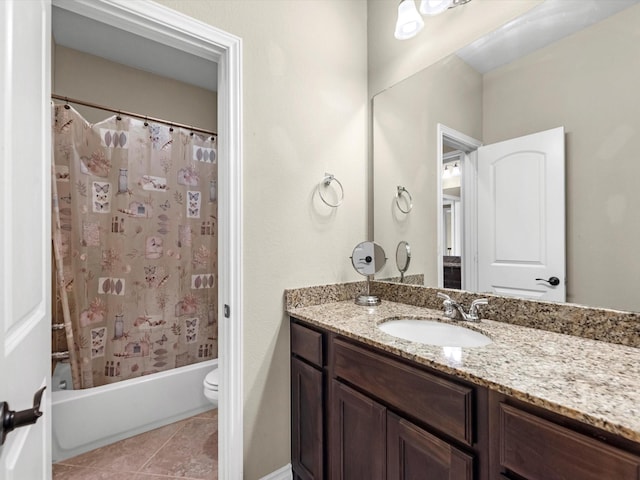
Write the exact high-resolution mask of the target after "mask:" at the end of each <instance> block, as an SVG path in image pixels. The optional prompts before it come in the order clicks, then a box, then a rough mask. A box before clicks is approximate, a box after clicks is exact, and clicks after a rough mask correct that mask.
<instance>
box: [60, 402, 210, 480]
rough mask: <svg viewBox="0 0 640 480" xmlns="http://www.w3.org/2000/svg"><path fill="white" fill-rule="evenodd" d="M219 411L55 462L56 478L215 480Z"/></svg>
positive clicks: (77, 479)
mask: <svg viewBox="0 0 640 480" xmlns="http://www.w3.org/2000/svg"><path fill="white" fill-rule="evenodd" d="M217 478H218V410H209V411H208V412H205V413H201V414H199V415H196V416H194V417H191V418H187V419H186V420H182V421H180V422H176V423H172V424H171V425H167V426H165V427H161V428H158V429H156V430H152V431H150V432H147V433H143V434H141V435H136V436H135V437H131V438H127V439H125V440H122V441H120V442H116V443H113V444H111V445H107V446H106V447H101V448H98V449H96V450H92V451H90V452H87V453H83V454H82V455H78V456H77V457H73V458H69V459H67V460H63V461H62V462H59V463H56V464H54V465H53V480H121V479H126V480H163V479H164V480H172V479H181V480H217Z"/></svg>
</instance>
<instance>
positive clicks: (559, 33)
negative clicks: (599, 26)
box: [456, 0, 640, 74]
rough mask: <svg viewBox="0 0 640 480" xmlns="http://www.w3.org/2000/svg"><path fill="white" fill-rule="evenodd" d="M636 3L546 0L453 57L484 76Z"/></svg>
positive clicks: (616, 0) (612, 0) (598, 0)
mask: <svg viewBox="0 0 640 480" xmlns="http://www.w3.org/2000/svg"><path fill="white" fill-rule="evenodd" d="M639 2H640V0H546V1H545V2H543V3H541V4H540V5H538V6H537V7H535V8H533V9H531V10H530V11H529V12H527V13H526V14H524V15H521V16H520V17H518V18H516V19H515V20H513V21H512V22H509V23H507V24H505V25H504V26H502V27H500V28H499V29H497V30H495V31H494V32H492V33H490V34H488V35H486V36H484V37H482V38H480V39H479V40H476V41H475V42H473V43H472V44H470V45H468V46H466V47H464V48H462V49H461V50H459V51H458V52H457V53H456V54H457V55H458V57H460V58H461V59H462V60H464V61H465V62H466V63H467V64H469V65H471V66H472V67H473V68H474V69H476V70H477V71H478V72H480V73H482V74H484V73H487V72H490V71H491V70H493V69H495V68H498V67H501V66H503V65H507V64H508V63H511V62H512V61H513V60H516V59H518V58H520V57H522V56H524V55H528V54H529V53H531V52H534V51H536V50H539V49H541V48H543V47H545V46H547V45H549V44H551V43H553V42H555V41H557V40H560V39H561V38H564V37H568V36H569V35H571V34H573V33H575V32H577V31H579V30H582V29H583V28H586V27H588V26H589V25H593V24H594V23H597V22H599V21H601V20H604V19H605V18H607V17H609V16H611V15H614V14H616V13H618V12H619V11H621V10H623V9H625V8H627V7H630V6H632V5H635V4H637V3H639Z"/></svg>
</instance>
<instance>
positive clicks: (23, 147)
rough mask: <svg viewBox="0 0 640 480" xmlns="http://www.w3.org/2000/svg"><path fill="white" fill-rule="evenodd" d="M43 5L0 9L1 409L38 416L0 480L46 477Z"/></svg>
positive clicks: (8, 1) (46, 39)
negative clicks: (38, 398)
mask: <svg viewBox="0 0 640 480" xmlns="http://www.w3.org/2000/svg"><path fill="white" fill-rule="evenodd" d="M50 14H51V7H50V2H49V1H48V0H29V1H24V0H2V1H0V36H1V37H2V40H1V41H0V95H2V100H1V101H0V105H2V108H1V110H0V182H2V187H1V191H0V198H1V200H0V225H1V228H2V233H1V234H0V308H1V311H2V313H1V317H0V401H2V402H7V403H8V404H9V407H10V408H11V410H16V411H18V410H26V409H29V408H31V407H32V405H33V397H34V393H35V392H36V391H37V390H39V389H40V388H42V387H46V390H45V392H44V397H43V399H42V400H43V401H42V405H41V410H42V411H43V412H44V415H43V416H42V417H41V418H40V419H39V420H38V421H37V423H35V424H34V425H30V426H26V427H22V428H17V429H15V430H14V431H13V432H11V433H9V434H8V435H7V437H6V439H5V443H4V445H3V446H2V447H0V478H2V479H3V480H43V479H44V480H46V479H50V478H51V440H50V437H51V422H50V416H51V415H50V412H51V410H50V403H51V402H50V384H51V381H50V377H51V375H50V370H51V313H50V312H51V294H50V291H51V260H50V250H51V249H50V244H51V234H50V231H51V227H50V198H49V196H50V183H51V180H50V168H51V167H50V162H51V134H50V124H51V113H50V112H51V109H50V107H49V104H50V101H51V99H50V88H51V87H50V78H51V75H50V57H51V53H50V49H51V29H50V24H51V22H50Z"/></svg>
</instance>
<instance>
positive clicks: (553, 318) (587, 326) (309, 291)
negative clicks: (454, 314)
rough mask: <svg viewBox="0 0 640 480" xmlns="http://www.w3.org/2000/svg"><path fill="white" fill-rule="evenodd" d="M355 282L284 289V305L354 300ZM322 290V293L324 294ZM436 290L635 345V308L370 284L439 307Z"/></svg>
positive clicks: (502, 313)
mask: <svg viewBox="0 0 640 480" xmlns="http://www.w3.org/2000/svg"><path fill="white" fill-rule="evenodd" d="M361 283H362V285H363V286H364V283H363V282H361ZM357 285H358V284H340V285H324V286H316V287H307V288H300V289H291V290H286V291H285V298H286V308H287V310H290V309H291V308H298V307H304V306H312V305H319V304H324V303H332V302H336V301H341V300H346V299H348V298H355V295H352V293H353V292H354V291H355V292H358V293H359V292H360V290H357V288H358V287H357ZM361 288H363V287H361ZM323 292H327V295H324V294H323ZM437 292H444V293H446V294H447V295H449V296H451V298H453V299H454V300H456V301H457V302H459V303H462V304H463V305H466V306H468V305H470V304H471V302H472V301H473V300H475V299H476V298H488V299H489V304H488V305H484V306H481V307H480V316H481V318H482V319H487V320H493V321H496V322H504V323H510V324H513V325H519V326H522V327H529V328H535V329H539V330H546V331H549V332H554V333H562V334H566V335H572V336H576V337H583V338H587V339H591V340H599V341H603V342H609V343H617V344H620V345H626V346H630V347H636V348H640V313H637V312H623V311H617V310H608V309H604V308H591V307H584V306H582V305H572V304H567V303H552V302H538V301H533V300H523V299H517V298H509V297H501V296H497V295H489V294H479V293H469V292H464V291H460V290H448V289H438V288H430V287H423V286H418V285H406V284H397V283H387V282H372V283H371V293H372V294H374V295H377V296H379V297H380V298H381V299H382V300H386V301H392V302H398V303H404V304H407V305H414V306H416V307H424V308H430V309H434V310H440V311H442V299H441V298H438V297H437V296H436V293H437Z"/></svg>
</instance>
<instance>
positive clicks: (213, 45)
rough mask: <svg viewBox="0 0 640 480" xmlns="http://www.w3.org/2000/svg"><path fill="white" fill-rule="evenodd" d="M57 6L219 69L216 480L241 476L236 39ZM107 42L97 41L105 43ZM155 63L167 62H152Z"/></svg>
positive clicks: (176, 21)
mask: <svg viewBox="0 0 640 480" xmlns="http://www.w3.org/2000/svg"><path fill="white" fill-rule="evenodd" d="M52 4H53V7H54V8H60V9H62V10H65V11H67V12H70V13H72V14H73V15H77V16H79V17H82V18H84V19H90V20H91V21H93V22H97V23H98V24H100V25H102V26H103V27H107V28H108V27H115V28H118V29H120V30H125V31H127V32H130V33H132V34H134V35H136V36H138V37H140V38H141V39H143V41H145V42H147V43H149V44H150V45H155V46H161V47H166V48H170V49H173V50H176V51H177V52H182V53H183V54H185V55H187V54H188V55H192V56H196V57H199V58H201V59H204V60H206V61H208V62H213V63H216V64H217V66H218V73H217V82H218V134H219V136H218V149H219V150H218V153H219V157H220V159H221V161H220V165H219V172H218V179H219V194H218V198H219V201H218V209H219V215H218V217H219V218H218V221H219V234H220V237H219V238H220V240H219V251H220V260H219V267H218V268H219V271H220V276H221V278H225V279H226V281H225V282H223V283H221V284H220V285H219V292H218V293H219V306H218V318H219V330H218V337H219V358H220V367H219V368H220V380H219V382H220V399H219V412H220V413H219V441H218V462H219V478H221V479H226V478H229V479H231V478H242V462H243V440H242V404H243V395H242V291H241V285H242V271H241V268H240V267H241V252H242V248H241V247H242V228H241V225H242V178H241V172H242V148H241V146H242V127H241V95H242V88H241V87H242V74H241V73H242V72H241V48H242V42H241V39H239V38H237V37H234V36H233V35H230V34H227V33H226V32H223V31H220V30H218V29H216V28H214V27H211V26H207V25H205V24H203V23H201V22H199V21H196V20H195V19H192V18H190V17H187V16H185V15H182V14H180V13H178V12H176V11H174V10H171V9H169V8H166V7H163V6H161V5H158V4H156V3H154V2H146V1H141V2H134V3H127V4H126V5H125V4H122V5H119V4H114V3H113V2H110V1H106V0H95V1H93V2H90V3H80V2H65V1H63V0H53V2H52ZM107 39H108V37H106V38H102V40H103V41H106V40H107ZM150 58H152V61H153V62H156V63H158V64H161V63H163V62H165V61H166V59H164V58H163V57H162V56H155V57H154V56H151V57H150Z"/></svg>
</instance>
